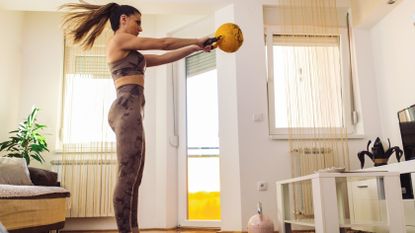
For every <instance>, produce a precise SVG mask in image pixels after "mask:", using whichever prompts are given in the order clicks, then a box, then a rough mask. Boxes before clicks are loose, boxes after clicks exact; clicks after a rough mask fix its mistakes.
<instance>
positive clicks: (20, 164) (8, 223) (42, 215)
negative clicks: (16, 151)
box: [0, 157, 70, 233]
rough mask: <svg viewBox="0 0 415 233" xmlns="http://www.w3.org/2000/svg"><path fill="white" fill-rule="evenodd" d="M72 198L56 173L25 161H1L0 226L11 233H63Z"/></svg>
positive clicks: (1, 158)
mask: <svg viewBox="0 0 415 233" xmlns="http://www.w3.org/2000/svg"><path fill="white" fill-rule="evenodd" d="M69 196H70V193H69V191H68V190H66V189H64V188H62V187H60V185H59V182H58V181H57V174H56V173H55V172H52V171H48V170H44V169H39V168H32V167H27V165H26V162H25V160H24V159H20V158H5V157H0V224H2V225H3V226H4V227H5V228H6V230H7V231H8V232H9V233H26V232H27V233H46V232H49V231H50V230H56V232H59V230H60V229H62V228H63V227H64V224H65V218H66V211H67V209H68V203H69Z"/></svg>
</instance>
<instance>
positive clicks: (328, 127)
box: [273, 0, 349, 218]
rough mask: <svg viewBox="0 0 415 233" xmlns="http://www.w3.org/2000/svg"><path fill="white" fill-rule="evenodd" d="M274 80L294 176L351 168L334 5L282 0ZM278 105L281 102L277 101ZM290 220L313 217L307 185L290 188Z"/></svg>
mask: <svg viewBox="0 0 415 233" xmlns="http://www.w3.org/2000/svg"><path fill="white" fill-rule="evenodd" d="M278 3H279V14H278V26H279V28H280V32H281V33H279V34H277V35H274V36H273V45H274V53H273V54H274V59H276V61H277V64H278V65H277V66H276V67H275V68H274V69H275V70H274V72H275V75H274V79H275V80H274V81H275V83H276V85H279V86H280V87H279V88H280V90H281V91H283V92H285V96H286V99H285V100H282V102H283V103H281V104H284V105H285V107H286V109H287V114H286V116H284V117H286V120H287V122H288V133H289V139H288V142H289V151H290V154H291V161H292V176H293V177H298V176H304V175H308V174H311V173H313V172H314V171H316V170H319V169H323V168H330V167H344V168H345V169H348V168H349V160H348V153H349V150H348V143H347V127H346V125H347V124H346V116H347V114H345V112H344V109H345V95H344V94H345V89H344V88H345V87H344V85H343V84H344V83H345V82H344V79H345V78H348V77H343V76H342V66H341V53H340V51H341V50H340V33H339V27H340V26H339V18H338V9H337V6H336V0H280V1H278ZM280 102H281V101H280ZM293 191H294V215H295V217H296V218H309V217H312V215H313V206H312V196H311V184H310V183H299V184H297V185H295V186H294V187H293Z"/></svg>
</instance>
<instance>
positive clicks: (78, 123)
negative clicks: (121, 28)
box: [55, 29, 117, 217]
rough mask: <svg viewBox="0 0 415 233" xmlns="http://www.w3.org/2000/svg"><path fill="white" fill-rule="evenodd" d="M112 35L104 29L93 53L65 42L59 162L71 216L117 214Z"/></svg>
mask: <svg viewBox="0 0 415 233" xmlns="http://www.w3.org/2000/svg"><path fill="white" fill-rule="evenodd" d="M111 35H112V31H111V30H109V29H106V30H104V32H103V34H102V35H101V36H100V37H99V38H97V40H96V42H95V44H94V47H93V48H92V49H90V50H87V51H83V50H82V49H81V48H80V47H78V46H75V45H73V44H71V43H70V42H69V40H66V42H65V51H64V53H65V59H64V80H63V101H62V107H63V108H62V119H61V122H62V124H61V135H60V147H61V150H62V152H61V158H62V159H61V160H60V161H58V162H55V163H56V165H58V172H59V176H60V181H61V183H62V185H63V186H64V187H66V188H68V189H69V190H70V191H71V208H70V210H69V213H68V216H70V217H97V216H113V207H112V193H113V187H114V184H115V177H116V172H117V166H116V164H117V163H116V154H115V135H114V133H113V132H112V130H111V128H110V127H109V125H108V111H109V108H110V106H111V104H112V101H113V100H114V99H115V88H114V85H113V81H112V79H111V75H110V73H109V71H108V67H107V62H106V57H105V53H106V51H105V46H106V42H107V40H108V39H109V38H110V37H111Z"/></svg>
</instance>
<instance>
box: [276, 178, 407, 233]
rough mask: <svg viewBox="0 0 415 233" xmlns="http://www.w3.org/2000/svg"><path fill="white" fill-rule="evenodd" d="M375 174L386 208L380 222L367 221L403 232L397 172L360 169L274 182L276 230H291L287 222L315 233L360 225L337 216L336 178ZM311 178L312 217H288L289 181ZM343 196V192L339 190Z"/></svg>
mask: <svg viewBox="0 0 415 233" xmlns="http://www.w3.org/2000/svg"><path fill="white" fill-rule="evenodd" d="M359 177H362V178H364V177H375V178H377V177H378V178H382V179H383V182H382V184H383V187H382V188H383V190H384V201H385V205H386V211H387V215H386V216H387V217H386V218H387V219H386V221H385V222H384V223H382V224H379V223H374V224H370V223H367V224H365V226H371V227H374V228H376V229H377V228H379V229H386V232H393V233H404V232H406V230H405V218H404V211H403V203H402V196H401V192H400V179H399V173H398V172H361V173H357V172H355V173H316V174H312V175H308V176H303V177H297V178H293V179H288V180H283V181H279V182H277V183H276V184H277V193H276V194H277V205H278V206H277V211H278V225H279V232H280V233H288V232H292V231H291V228H292V227H291V225H297V226H307V227H313V228H314V229H315V232H316V233H335V232H343V230H342V229H345V228H353V227H359V226H362V224H355V223H353V222H350V221H347V220H342V221H340V219H339V216H340V215H339V209H340V208H342V207H339V206H338V200H337V197H338V193H337V190H336V179H338V178H340V179H341V178H346V179H347V178H359ZM304 181H309V182H311V187H312V204H313V208H314V218H313V219H300V220H295V219H291V218H290V216H291V211H292V210H291V209H290V201H292V199H291V197H290V193H289V185H290V184H294V183H296V182H304ZM342 195H345V196H347V195H346V194H342Z"/></svg>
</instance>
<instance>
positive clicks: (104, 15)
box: [60, 2, 120, 49]
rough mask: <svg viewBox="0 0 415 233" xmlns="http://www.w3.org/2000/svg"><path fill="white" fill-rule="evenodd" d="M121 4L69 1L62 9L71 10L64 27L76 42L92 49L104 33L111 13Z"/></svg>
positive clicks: (65, 18)
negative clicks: (96, 40)
mask: <svg viewBox="0 0 415 233" xmlns="http://www.w3.org/2000/svg"><path fill="white" fill-rule="evenodd" d="M119 7H120V6H119V5H118V4H117V3H108V4H106V5H92V4H88V3H85V2H82V3H68V4H65V5H62V6H61V7H60V9H64V10H68V11H70V12H69V13H67V14H66V15H65V17H64V22H63V27H64V28H65V31H66V33H67V34H68V35H69V36H70V37H71V39H72V40H73V42H74V43H75V44H80V45H81V46H82V48H84V49H90V48H91V47H92V46H93V45H94V42H95V39H96V38H97V37H98V36H99V35H100V34H101V33H102V31H103V30H104V28H105V24H106V23H107V21H108V19H109V18H110V17H111V15H114V14H111V13H113V12H114V11H116V10H117V8H119Z"/></svg>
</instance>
